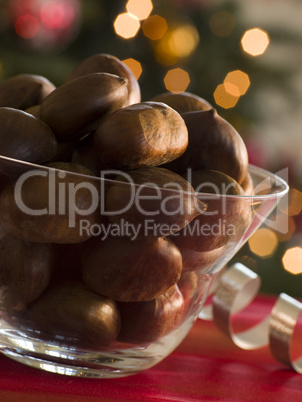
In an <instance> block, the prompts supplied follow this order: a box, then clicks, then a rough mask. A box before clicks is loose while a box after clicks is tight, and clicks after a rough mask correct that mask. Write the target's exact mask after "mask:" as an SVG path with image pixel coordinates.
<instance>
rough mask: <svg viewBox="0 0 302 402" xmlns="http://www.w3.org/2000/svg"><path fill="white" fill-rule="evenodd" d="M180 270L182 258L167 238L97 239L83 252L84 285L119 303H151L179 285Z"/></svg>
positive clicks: (87, 245) (90, 242) (86, 244)
mask: <svg viewBox="0 0 302 402" xmlns="http://www.w3.org/2000/svg"><path fill="white" fill-rule="evenodd" d="M181 270H182V259H181V254H180V252H179V250H178V248H177V247H176V246H175V245H174V244H173V243H172V242H171V241H169V240H167V239H165V238H152V237H151V238H146V239H142V240H129V239H127V238H123V237H109V238H107V239H106V240H105V241H102V240H101V239H98V238H96V239H92V240H91V241H89V242H87V243H85V245H83V249H82V276H83V280H84V282H85V283H86V285H87V286H88V287H89V288H90V289H91V290H93V291H94V292H97V293H98V294H101V295H103V296H107V297H110V298H111V299H114V300H116V301H122V302H132V301H133V302H140V301H148V300H152V299H154V298H155V297H158V296H160V295H161V294H162V293H165V292H166V291H167V290H168V289H169V288H170V287H171V286H173V285H174V284H176V283H177V282H178V280H179V278H180V275H181Z"/></svg>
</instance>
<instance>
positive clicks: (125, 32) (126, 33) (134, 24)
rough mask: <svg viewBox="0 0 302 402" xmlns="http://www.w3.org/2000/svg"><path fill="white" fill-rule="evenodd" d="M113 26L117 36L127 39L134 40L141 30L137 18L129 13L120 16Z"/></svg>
mask: <svg viewBox="0 0 302 402" xmlns="http://www.w3.org/2000/svg"><path fill="white" fill-rule="evenodd" d="M113 25H114V29H115V32H116V33H117V35H119V36H121V37H122V38H125V39H129V38H133V37H134V36H135V35H136V34H137V32H138V30H139V28H140V22H139V20H138V19H137V17H135V16H134V15H132V14H129V13H123V14H119V15H118V16H117V17H116V20H115V21H114V24H113Z"/></svg>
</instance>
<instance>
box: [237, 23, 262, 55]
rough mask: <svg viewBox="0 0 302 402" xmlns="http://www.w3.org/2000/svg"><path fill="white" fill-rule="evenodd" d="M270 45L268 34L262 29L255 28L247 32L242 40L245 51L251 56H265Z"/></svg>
mask: <svg viewBox="0 0 302 402" xmlns="http://www.w3.org/2000/svg"><path fill="white" fill-rule="evenodd" d="M268 44H269V37H268V34H267V32H265V31H263V30H262V29H260V28H253V29H249V30H248V31H246V32H245V33H244V35H243V37H242V39H241V45H242V48H243V50H244V51H245V52H246V53H248V54H250V55H251V56H260V55H261V54H263V53H264V52H265V51H266V49H267V47H268Z"/></svg>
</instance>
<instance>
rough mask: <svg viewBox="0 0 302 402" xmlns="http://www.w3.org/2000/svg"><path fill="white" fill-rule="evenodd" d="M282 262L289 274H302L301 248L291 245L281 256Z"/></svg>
mask: <svg viewBox="0 0 302 402" xmlns="http://www.w3.org/2000/svg"><path fill="white" fill-rule="evenodd" d="M282 263H283V266H284V269H286V271H288V272H290V273H291V274H294V275H297V274H302V248H301V247H293V248H290V249H288V250H287V251H286V252H285V254H284V256H283V258H282Z"/></svg>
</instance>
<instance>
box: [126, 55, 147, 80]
mask: <svg viewBox="0 0 302 402" xmlns="http://www.w3.org/2000/svg"><path fill="white" fill-rule="evenodd" d="M123 63H124V64H126V66H128V67H129V68H130V70H131V71H132V72H133V74H134V76H135V78H136V79H137V80H138V79H139V77H140V75H141V73H142V72H143V69H142V65H141V63H140V62H139V61H137V60H135V59H132V58H131V59H126V60H123Z"/></svg>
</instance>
